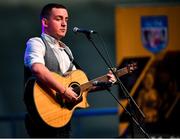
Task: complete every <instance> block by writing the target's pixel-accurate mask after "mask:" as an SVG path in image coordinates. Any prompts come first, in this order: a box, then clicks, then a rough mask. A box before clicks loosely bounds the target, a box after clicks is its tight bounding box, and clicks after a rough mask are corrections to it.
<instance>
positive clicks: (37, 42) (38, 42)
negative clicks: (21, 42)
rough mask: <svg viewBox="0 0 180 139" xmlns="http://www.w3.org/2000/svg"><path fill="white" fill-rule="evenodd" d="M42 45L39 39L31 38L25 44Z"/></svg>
mask: <svg viewBox="0 0 180 139" xmlns="http://www.w3.org/2000/svg"><path fill="white" fill-rule="evenodd" d="M34 43H36V44H43V41H42V39H41V37H31V38H29V39H28V40H27V42H26V44H29V45H30V44H34Z"/></svg>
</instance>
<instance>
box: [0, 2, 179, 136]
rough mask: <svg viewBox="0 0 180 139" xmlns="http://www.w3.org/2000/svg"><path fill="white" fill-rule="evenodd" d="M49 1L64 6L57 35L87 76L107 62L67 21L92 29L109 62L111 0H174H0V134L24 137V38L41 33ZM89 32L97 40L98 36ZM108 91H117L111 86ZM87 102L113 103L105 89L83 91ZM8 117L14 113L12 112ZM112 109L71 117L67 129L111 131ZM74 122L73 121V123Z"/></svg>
mask: <svg viewBox="0 0 180 139" xmlns="http://www.w3.org/2000/svg"><path fill="white" fill-rule="evenodd" d="M49 2H58V3H61V4H64V5H66V6H67V8H68V9H69V17H70V18H69V19H70V20H69V31H68V33H67V37H66V38H65V39H64V40H63V41H64V42H65V43H66V44H67V45H68V46H69V47H70V48H71V50H72V52H73V54H74V57H75V59H76V61H78V63H79V64H80V65H81V66H82V68H83V69H84V71H85V72H86V74H87V76H88V77H89V78H90V79H93V78H96V77H98V76H101V75H104V74H105V73H106V72H107V71H108V68H107V66H106V65H105V64H104V62H103V61H102V59H101V58H100V56H99V55H98V53H97V52H96V50H95V49H94V48H93V47H92V45H91V44H90V43H89V42H88V41H87V39H86V37H85V36H84V35H82V34H81V35H75V34H74V33H73V32H72V29H73V27H75V26H77V27H80V28H87V29H93V30H96V31H98V32H99V33H100V34H101V35H102V37H103V39H104V40H105V42H106V49H107V51H108V53H109V56H110V61H111V62H112V64H113V66H118V65H116V56H115V45H116V44H115V8H116V7H117V6H137V5H141V6H143V5H148V4H149V5H157V4H162V5H163V4H165V5H167V4H177V3H179V1H178V0H176V1H172V0H171V1H170V0H169V1H168V0H164V1H162V0H158V1H157V0H144V1H143V0H59V1H57V0H54V1H52V0H51V1H50V0H46V1H44V0H25V1H24V0H1V1H0V28H1V32H0V42H1V44H0V45H1V47H0V48H1V50H0V65H1V66H0V137H27V135H26V131H25V129H24V124H23V121H22V118H23V115H24V112H25V106H24V103H23V72H24V71H23V57H24V50H25V44H26V41H27V40H28V39H29V38H30V37H33V36H39V35H40V34H41V27H40V21H39V13H40V10H41V8H42V7H43V6H44V5H45V4H47V3H49ZM94 37H95V41H96V42H97V44H98V46H99V47H100V46H102V42H100V41H99V39H98V38H97V37H96V36H94ZM112 90H113V93H114V95H116V96H117V95H118V92H117V90H116V88H113V89H112ZM88 101H89V103H90V105H91V108H106V107H117V103H116V102H115V100H114V99H113V98H112V96H111V95H110V94H109V93H108V92H107V91H102V92H98V93H93V94H89V95H88ZM12 117H14V118H12ZM118 124H119V121H118V115H110V116H97V117H95V116H93V117H82V118H79V119H78V118H73V135H74V136H77V137H117V136H118ZM76 126H78V127H77V128H76Z"/></svg>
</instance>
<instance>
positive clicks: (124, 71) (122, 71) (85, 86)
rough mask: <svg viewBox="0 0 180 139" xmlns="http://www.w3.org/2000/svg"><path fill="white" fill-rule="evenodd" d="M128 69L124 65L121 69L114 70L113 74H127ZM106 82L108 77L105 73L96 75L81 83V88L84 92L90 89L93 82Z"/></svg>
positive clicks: (119, 75)
mask: <svg viewBox="0 0 180 139" xmlns="http://www.w3.org/2000/svg"><path fill="white" fill-rule="evenodd" d="M128 72H129V71H128V68H127V67H124V68H122V69H119V70H117V71H116V72H115V74H116V75H117V76H118V77H121V76H123V75H125V74H127V73H128ZM96 81H98V82H108V77H107V75H103V76H101V77H98V78H95V79H93V80H90V81H89V82H86V83H84V84H82V85H81V90H82V91H83V92H84V91H89V90H91V88H93V83H94V82H96Z"/></svg>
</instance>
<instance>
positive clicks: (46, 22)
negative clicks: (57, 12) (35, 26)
mask: <svg viewBox="0 0 180 139" xmlns="http://www.w3.org/2000/svg"><path fill="white" fill-rule="evenodd" d="M41 22H42V25H43V26H44V27H48V20H47V19H46V18H42V20H41Z"/></svg>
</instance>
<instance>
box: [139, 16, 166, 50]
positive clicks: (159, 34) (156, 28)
mask: <svg viewBox="0 0 180 139" xmlns="http://www.w3.org/2000/svg"><path fill="white" fill-rule="evenodd" d="M141 33H142V43H143V46H144V47H145V48H146V49H148V50H149V51H151V52H152V53H158V52H160V51H161V50H162V49H164V48H165V47H166V46H167V42H168V19H167V16H142V17H141Z"/></svg>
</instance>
